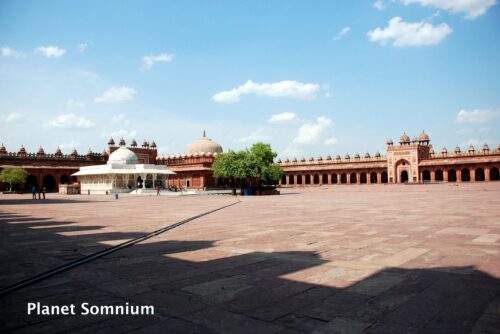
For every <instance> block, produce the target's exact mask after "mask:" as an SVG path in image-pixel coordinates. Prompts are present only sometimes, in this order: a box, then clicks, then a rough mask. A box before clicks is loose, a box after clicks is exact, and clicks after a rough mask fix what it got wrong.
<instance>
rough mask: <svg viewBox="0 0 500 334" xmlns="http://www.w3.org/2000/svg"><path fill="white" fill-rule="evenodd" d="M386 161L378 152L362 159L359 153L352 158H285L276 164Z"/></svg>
mask: <svg viewBox="0 0 500 334" xmlns="http://www.w3.org/2000/svg"><path fill="white" fill-rule="evenodd" d="M384 161H386V157H385V156H383V155H381V154H380V152H377V153H375V154H374V155H371V154H370V153H368V152H367V153H365V155H364V156H363V157H361V156H360V155H359V153H356V154H355V155H354V156H352V157H351V156H350V155H349V154H346V155H345V156H344V157H343V158H342V157H341V156H340V155H338V154H337V155H336V156H335V157H334V158H332V156H330V155H327V156H325V157H322V156H318V157H316V158H314V157H310V158H308V159H306V158H304V157H301V158H296V157H293V158H292V159H289V158H285V159H284V160H282V159H280V158H279V159H277V160H276V163H277V164H279V165H280V166H283V167H285V166H297V165H331V164H352V163H357V162H359V163H364V164H366V163H371V162H374V163H379V162H384Z"/></svg>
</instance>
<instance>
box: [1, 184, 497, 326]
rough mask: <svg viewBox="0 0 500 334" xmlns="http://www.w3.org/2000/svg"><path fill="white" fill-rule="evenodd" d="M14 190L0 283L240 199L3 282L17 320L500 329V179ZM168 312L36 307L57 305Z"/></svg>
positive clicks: (5, 302) (4, 216) (5, 311)
mask: <svg viewBox="0 0 500 334" xmlns="http://www.w3.org/2000/svg"><path fill="white" fill-rule="evenodd" d="M30 196H31V195H30V194H27V195H0V229H1V234H0V237H1V243H0V258H1V263H2V270H1V271H0V286H1V287H6V286H9V285H10V284H13V283H16V282H18V281H20V280H21V279H23V278H26V277H29V276H32V275H34V274H37V273H40V272H43V271H45V270H48V269H51V268H54V267H56V266H59V265H61V264H64V263H67V262H69V261H72V260H75V259H78V258H81V257H83V256H85V255H88V254H92V253H94V252H96V251H99V250H102V249H105V248H107V247H110V246H112V245H116V244H119V243H121V242H124V241H126V240H129V239H132V238H135V237H137V236H140V235H143V234H145V233H147V232H151V231H154V230H157V229H159V228H162V227H165V226H168V225H171V224H174V223H176V222H178V221H181V220H182V219H185V218H189V217H192V216H195V215H197V214H200V213H203V212H206V211H209V210H213V209H216V208H219V207H223V206H227V205H229V204H232V203H236V202H237V201H241V202H239V203H237V204H235V205H233V206H229V207H226V208H224V209H222V210H220V211H217V212H214V213H212V214H209V215H206V216H203V217H201V218H199V219H196V220H193V221H191V222H189V223H187V224H185V225H182V226H180V227H178V228H176V229H173V230H170V231H168V232H166V233H163V234H161V235H159V236H156V237H153V238H150V239H148V240H146V241H144V242H141V243H139V244H136V245H134V246H131V247H129V248H126V249H123V250H120V251H117V252H115V253H112V254H110V255H107V256H105V257H102V258H99V259H96V260H94V261H92V262H89V263H86V264H83V265H81V266H79V267H77V268H74V269H71V270H69V271H66V272H63V273H60V274H58V275H56V276H53V277H51V278H48V279H46V280H43V281H41V282H38V283H35V284H33V285H31V286H29V287H26V288H24V289H21V290H18V291H14V292H12V293H10V294H8V295H6V296H3V297H1V298H0V314H1V321H0V331H1V332H13V333H32V332H36V333H58V332H82V333H83V332H88V333H96V332H113V333H125V332H132V333H134V332H142V333H310V332H313V333H365V332H366V333H418V332H421V333H434V332H440V333H494V332H496V333H498V332H499V331H500V281H499V279H500V214H499V210H498V208H499V207H500V184H498V183H496V182H491V183H476V184H458V185H457V184H454V183H448V184H428V185H370V186H366V185H359V186H357V185H351V186H330V187H322V188H319V189H318V188H315V189H312V188H309V189H307V188H306V189H300V188H296V189H295V188H294V189H289V190H284V191H283V194H282V195H280V196H262V197H238V198H236V197H232V196H183V197H167V196H164V197H155V196H151V197H149V196H123V197H121V198H120V199H119V200H117V201H116V200H113V199H112V197H111V196H76V195H75V196H62V195H55V194H49V195H48V199H47V200H46V201H42V200H40V201H39V200H36V201H32V200H31V199H30ZM84 301H85V302H89V303H92V304H95V305H112V304H116V305H118V304H120V305H121V304H125V303H127V302H128V303H130V304H135V305H153V306H154V308H155V314H154V315H153V316H131V315H121V316H111V315H103V316H81V315H77V316H61V315H60V316H51V317H50V316H27V315H26V305H27V302H41V303H44V304H48V305H62V304H70V303H74V304H80V303H81V302H84Z"/></svg>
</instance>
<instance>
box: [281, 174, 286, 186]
mask: <svg viewBox="0 0 500 334" xmlns="http://www.w3.org/2000/svg"><path fill="white" fill-rule="evenodd" d="M281 185H283V186H285V185H286V175H283V176H282V177H281Z"/></svg>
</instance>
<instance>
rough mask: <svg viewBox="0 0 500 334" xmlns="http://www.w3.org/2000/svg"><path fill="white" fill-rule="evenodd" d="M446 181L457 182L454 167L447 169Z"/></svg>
mask: <svg viewBox="0 0 500 334" xmlns="http://www.w3.org/2000/svg"><path fill="white" fill-rule="evenodd" d="M448 182H457V172H456V171H455V170H454V169H450V170H449V171H448Z"/></svg>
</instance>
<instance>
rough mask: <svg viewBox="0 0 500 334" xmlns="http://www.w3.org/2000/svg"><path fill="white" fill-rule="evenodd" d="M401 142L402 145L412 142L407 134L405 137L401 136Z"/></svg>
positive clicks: (404, 134)
mask: <svg viewBox="0 0 500 334" xmlns="http://www.w3.org/2000/svg"><path fill="white" fill-rule="evenodd" d="M399 142H400V143H409V142H410V137H408V135H407V134H406V132H405V133H403V135H402V136H401V138H399Z"/></svg>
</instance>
